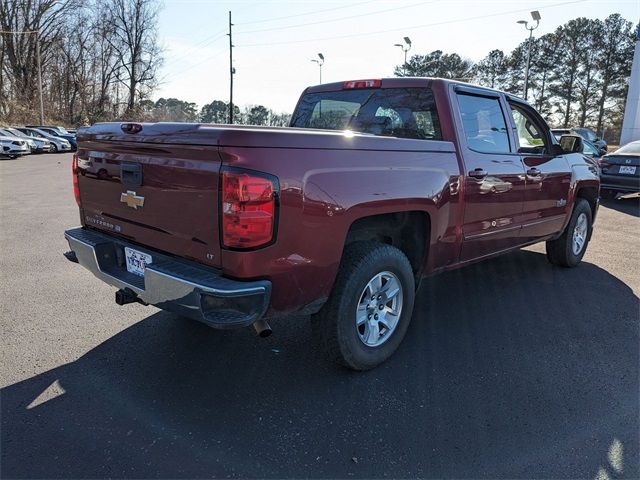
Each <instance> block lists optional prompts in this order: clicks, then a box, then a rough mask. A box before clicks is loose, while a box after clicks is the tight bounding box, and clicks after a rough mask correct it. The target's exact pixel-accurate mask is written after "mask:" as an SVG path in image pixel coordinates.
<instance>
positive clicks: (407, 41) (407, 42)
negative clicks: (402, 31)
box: [393, 37, 411, 75]
mask: <svg viewBox="0 0 640 480" xmlns="http://www.w3.org/2000/svg"><path fill="white" fill-rule="evenodd" d="M393 46H394V47H400V48H401V49H402V51H403V52H404V65H403V67H402V71H403V72H404V74H405V75H406V74H407V52H408V51H409V50H411V39H410V38H409V37H404V44H402V43H395V44H394V45H393Z"/></svg>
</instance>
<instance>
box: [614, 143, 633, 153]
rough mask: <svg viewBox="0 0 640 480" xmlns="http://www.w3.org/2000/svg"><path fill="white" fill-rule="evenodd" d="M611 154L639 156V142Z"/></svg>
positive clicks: (628, 144) (629, 144)
mask: <svg viewBox="0 0 640 480" xmlns="http://www.w3.org/2000/svg"><path fill="white" fill-rule="evenodd" d="M613 153H626V154H631V155H640V141H638V142H631V143H627V144H626V145H625V146H624V147H620V148H619V149H618V150H616V151H615V152H613Z"/></svg>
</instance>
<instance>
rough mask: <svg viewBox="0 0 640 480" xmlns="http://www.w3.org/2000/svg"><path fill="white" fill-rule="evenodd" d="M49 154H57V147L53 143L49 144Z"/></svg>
mask: <svg viewBox="0 0 640 480" xmlns="http://www.w3.org/2000/svg"><path fill="white" fill-rule="evenodd" d="M49 153H58V147H57V146H56V144H55V143H52V144H51V147H50V148H49Z"/></svg>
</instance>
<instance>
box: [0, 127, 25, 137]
mask: <svg viewBox="0 0 640 480" xmlns="http://www.w3.org/2000/svg"><path fill="white" fill-rule="evenodd" d="M3 130H6V131H7V132H9V133H11V134H12V135H15V136H16V137H23V138H24V137H28V136H29V135H26V134H24V133H22V132H21V131H20V130H16V129H15V128H11V127H7V128H4V129H3Z"/></svg>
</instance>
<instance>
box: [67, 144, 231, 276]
mask: <svg viewBox="0 0 640 480" xmlns="http://www.w3.org/2000/svg"><path fill="white" fill-rule="evenodd" d="M132 137H134V136H133V135H132ZM135 137H136V138H135V139H134V138H132V141H129V140H128V139H127V140H124V139H122V138H117V137H114V136H111V137H109V136H106V135H105V136H100V135H95V136H94V135H92V136H90V138H86V139H83V141H82V142H81V145H80V149H79V150H78V171H79V179H78V185H79V190H80V204H81V211H82V223H83V224H84V225H85V226H89V227H92V228H96V229H99V230H103V231H107V232H109V233H111V234H114V235H117V236H120V237H123V238H126V239H128V240H130V241H132V242H135V243H138V244H140V245H143V246H146V247H149V248H152V249H157V250H160V251H163V252H168V253H171V254H174V255H178V256H180V257H184V258H188V259H191V260H194V261H197V262H199V263H204V264H207V265H211V266H218V267H219V266H220V236H219V227H218V181H219V180H218V177H219V171H220V163H221V162H220V157H219V154H218V147H217V146H216V145H197V144H196V145H193V144H191V145H188V144H180V143H173V142H172V141H171V139H166V138H165V139H163V140H164V142H155V141H149V139H148V138H144V136H139V135H135ZM145 140H147V141H145Z"/></svg>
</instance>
